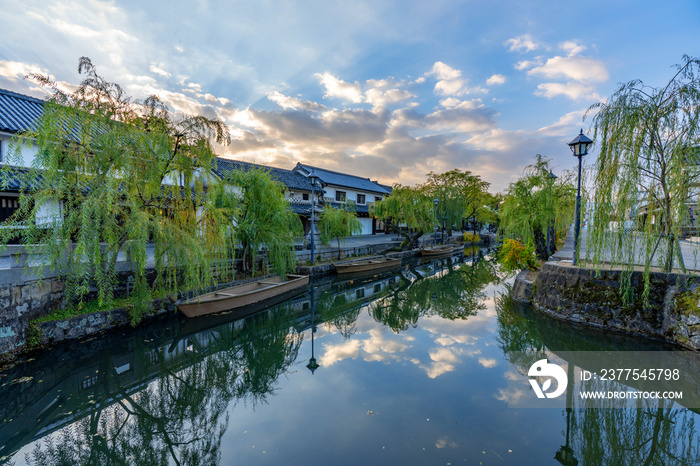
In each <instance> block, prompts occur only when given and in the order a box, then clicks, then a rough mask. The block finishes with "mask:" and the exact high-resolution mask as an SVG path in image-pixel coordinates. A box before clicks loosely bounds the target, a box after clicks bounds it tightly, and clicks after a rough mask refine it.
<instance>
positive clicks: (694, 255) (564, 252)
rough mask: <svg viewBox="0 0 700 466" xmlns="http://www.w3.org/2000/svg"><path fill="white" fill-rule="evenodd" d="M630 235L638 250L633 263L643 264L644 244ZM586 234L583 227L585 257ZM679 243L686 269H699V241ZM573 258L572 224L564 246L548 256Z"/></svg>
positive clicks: (553, 258)
mask: <svg viewBox="0 0 700 466" xmlns="http://www.w3.org/2000/svg"><path fill="white" fill-rule="evenodd" d="M630 234H631V235H634V239H635V243H636V245H635V246H636V249H637V252H638V255H637V260H636V261H635V263H636V264H637V265H643V254H644V246H643V243H642V240H641V239H640V238H639V237H638V236H636V234H635V233H630ZM587 236H588V230H587V229H583V230H581V247H580V254H581V255H580V257H581V258H582V259H583V258H587V257H588V256H587V255H586V238H587ZM680 245H681V254H682V255H683V262H684V264H685V267H686V269H688V270H700V243H698V242H696V241H686V240H683V241H680ZM663 246H664V245H663V244H660V245H659V249H661V248H662V247H663ZM658 255H659V252H657V257H658ZM609 258H610V255H609V254H608V255H607V256H606V255H604V257H603V260H606V259H607V260H609ZM573 259H574V228H573V226H572V227H571V229H570V230H569V234H568V236H567V237H566V242H565V243H564V246H563V247H562V248H561V249H560V250H559V251H557V252H556V253H555V254H553V255H552V256H551V257H550V260H558V261H566V262H568V261H573ZM674 267H680V266H679V264H678V260H675V261H674Z"/></svg>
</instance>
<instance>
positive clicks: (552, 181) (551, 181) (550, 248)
mask: <svg viewBox="0 0 700 466" xmlns="http://www.w3.org/2000/svg"><path fill="white" fill-rule="evenodd" d="M556 179H557V175H555V174H554V173H552V170H549V203H548V204H549V206H550V207H552V185H553V184H554V180H556ZM555 216H556V214H555ZM547 220H549V219H547ZM549 230H551V222H549V221H548V222H547V256H548V257H549V255H550V254H552V247H551V238H550V232H549Z"/></svg>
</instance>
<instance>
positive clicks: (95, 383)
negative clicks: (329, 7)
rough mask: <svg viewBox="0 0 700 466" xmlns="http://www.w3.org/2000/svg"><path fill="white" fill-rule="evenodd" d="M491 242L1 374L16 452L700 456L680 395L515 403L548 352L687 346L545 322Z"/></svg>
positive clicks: (624, 459) (164, 325)
mask: <svg viewBox="0 0 700 466" xmlns="http://www.w3.org/2000/svg"><path fill="white" fill-rule="evenodd" d="M489 259H490V258H489V256H488V255H487V253H486V252H485V251H478V250H473V251H470V252H469V254H468V255H467V256H466V257H465V256H461V255H460V256H455V257H453V258H445V259H435V260H432V261H427V262H425V263H421V262H418V261H414V262H411V263H408V264H404V265H403V266H402V268H401V269H400V270H395V271H393V272H388V273H384V274H380V275H374V276H365V277H350V278H349V279H340V278H330V279H328V278H327V279H324V280H320V281H316V282H315V283H313V284H312V286H311V287H310V289H309V291H308V292H306V293H305V294H302V295H299V296H297V297H295V298H293V299H291V300H289V301H287V302H285V303H282V304H280V305H278V306H275V307H272V308H270V309H268V310H263V311H261V312H260V313H258V314H256V315H254V316H252V317H249V318H246V319H243V320H237V321H228V320H227V319H228V318H227V317H226V316H216V317H213V318H202V319H194V320H189V321H188V320H184V319H183V320H176V319H172V317H171V318H170V319H169V320H163V321H159V322H153V323H151V324H149V325H147V326H144V327H143V328H139V329H136V330H131V331H129V332H124V333H123V334H122V333H116V334H112V335H108V336H104V337H99V338H95V339H91V340H88V341H83V342H79V343H73V344H70V345H64V346H60V347H57V348H56V349H55V350H53V351H51V352H50V353H49V354H44V355H35V356H34V357H33V358H32V359H31V360H24V361H20V362H18V363H17V364H16V365H14V366H13V367H10V368H8V369H6V370H5V371H4V372H2V373H1V374H0V377H1V378H0V383H1V387H0V400H2V403H0V413H1V416H2V419H3V420H2V423H1V424H0V464H17V465H23V464H66V465H68V464H100V465H108V464H149V465H150V464H189V465H200V464H221V465H234V464H235V465H257V464H285V465H297V464H299V465H409V464H410V465H413V464H419V465H423V464H425V465H457V464H468V465H503V464H511V465H547V464H552V465H556V464H570V465H573V464H582V465H588V464H603V465H642V464H659V465H671V464H698V460H699V458H700V453H699V450H698V448H699V441H700V440H699V438H698V430H697V429H698V427H696V425H695V424H696V423H697V422H698V414H697V413H696V412H695V411H693V410H690V409H688V408H686V407H684V406H683V405H682V404H679V403H677V402H666V403H660V404H659V403H657V402H653V403H649V404H644V405H640V406H639V409H607V407H603V406H602V405H601V406H596V405H595V403H596V402H595V401H593V400H589V401H588V402H587V404H586V405H583V404H581V403H578V402H576V403H574V404H573V406H572V407H571V408H572V409H564V408H539V409H537V408H515V407H513V406H517V404H518V400H519V399H521V398H523V397H530V398H532V397H534V395H533V393H532V391H528V390H526V389H525V390H521V389H515V388H513V387H518V386H521V387H527V386H528V383H527V380H528V369H529V368H530V366H531V365H532V364H533V363H534V362H535V361H537V360H540V359H542V358H549V359H550V360H551V359H554V360H556V359H557V358H558V356H557V354H558V353H559V352H562V353H564V352H567V351H575V350H586V351H595V350H625V351H629V350H669V348H667V347H664V346H661V345H657V344H652V343H649V342H646V341H639V340H635V339H630V338H623V337H621V336H615V335H609V334H602V333H598V332H593V331H590V330H583V329H581V328H575V327H572V326H570V325H567V324H564V323H560V322H554V321H552V320H549V319H546V318H543V317H542V316H540V315H539V314H537V313H535V312H533V311H532V310H530V309H527V308H523V307H521V306H518V305H517V304H516V303H515V302H513V301H512V300H511V299H510V298H509V296H508V291H509V286H510V283H511V282H512V278H510V279H509V278H507V277H504V276H503V275H502V274H501V273H500V272H499V270H498V268H497V267H496V266H495V264H494V263H493V262H492V261H491V260H489Z"/></svg>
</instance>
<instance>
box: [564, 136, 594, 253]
mask: <svg viewBox="0 0 700 466" xmlns="http://www.w3.org/2000/svg"><path fill="white" fill-rule="evenodd" d="M591 144H593V141H592V140H591V139H589V138H588V137H587V136H586V135H585V134H583V129H582V130H581V133H580V134H579V135H578V136H576V138H575V139H574V140H573V141H571V142H570V143H569V147H570V148H571V152H572V153H573V154H574V157H578V188H577V189H576V212H575V214H574V215H575V216H576V220H575V221H576V223H575V224H574V265H576V264H578V250H579V244H578V242H579V234H580V233H581V159H582V158H583V156H584V155H587V154H588V148H589V147H590V145H591Z"/></svg>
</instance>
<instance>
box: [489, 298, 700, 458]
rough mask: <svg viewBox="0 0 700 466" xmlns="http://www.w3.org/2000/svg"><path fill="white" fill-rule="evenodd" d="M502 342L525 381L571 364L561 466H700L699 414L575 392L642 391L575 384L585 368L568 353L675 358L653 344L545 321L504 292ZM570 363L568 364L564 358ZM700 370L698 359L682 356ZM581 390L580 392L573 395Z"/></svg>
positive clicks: (594, 381)
mask: <svg viewBox="0 0 700 466" xmlns="http://www.w3.org/2000/svg"><path fill="white" fill-rule="evenodd" d="M496 305H497V312H498V317H497V322H498V342H499V346H500V347H501V349H502V350H503V352H504V354H505V356H506V357H507V358H508V360H509V362H510V363H511V364H512V365H513V366H514V367H515V368H516V369H517V371H518V372H519V373H520V374H522V375H523V376H526V375H527V371H528V369H529V367H530V365H531V364H533V363H534V362H535V361H537V360H539V359H542V358H548V359H550V360H552V359H554V360H563V361H565V363H566V364H567V377H568V385H567V392H566V410H565V412H566V423H565V429H564V431H565V442H564V444H563V445H562V446H561V447H560V448H559V450H557V452H556V453H555V459H556V460H557V461H558V462H559V463H561V464H564V465H572V466H573V465H577V464H579V462H581V463H582V464H586V465H589V464H591V465H598V464H599V465H615V466H616V465H670V464H679V465H691V464H700V437H699V436H698V432H697V430H696V427H695V421H696V419H697V414H696V413H695V412H694V411H696V410H692V409H689V408H687V407H684V406H683V405H682V404H680V403H678V402H676V401H669V400H663V399H659V400H655V399H638V400H635V401H634V402H633V403H630V401H629V400H625V399H590V398H588V399H581V398H580V397H578V398H577V397H575V396H574V395H573V394H574V390H575V388H578V389H579V390H580V391H588V392H609V391H628V390H630V389H635V388H639V385H637V386H632V385H625V384H623V383H620V382H617V381H609V380H602V379H598V378H591V379H590V380H586V381H578V382H577V381H576V380H575V378H574V368H575V366H577V365H579V366H581V367H584V368H585V367H586V366H585V364H586V362H585V359H584V358H580V360H577V358H576V356H575V355H572V353H571V352H570V351H571V350H573V349H577V350H580V351H603V350H616V351H621V350H624V351H651V350H658V351H672V350H674V349H675V348H672V347H670V346H668V345H666V344H664V343H652V342H649V341H642V340H637V339H631V338H627V337H623V336H621V335H618V334H609V333H602V332H595V331H593V332H591V331H587V332H581V331H580V330H579V329H576V328H575V327H572V326H570V325H565V324H562V323H559V322H556V321H554V320H551V319H546V318H544V317H542V316H541V315H539V314H537V313H533V312H532V311H531V310H530V309H529V308H528V307H525V306H522V305H521V304H519V303H517V302H515V301H514V300H513V299H512V298H511V296H510V289H509V287H506V288H505V289H504V291H502V292H501V293H500V295H499V296H498V297H497V298H496ZM564 355H565V356H564ZM685 355H687V356H689V360H691V361H693V363H695V364H697V362H698V358H697V355H696V354H692V353H684V356H685ZM577 384H580V386H578V387H576V385H577Z"/></svg>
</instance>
